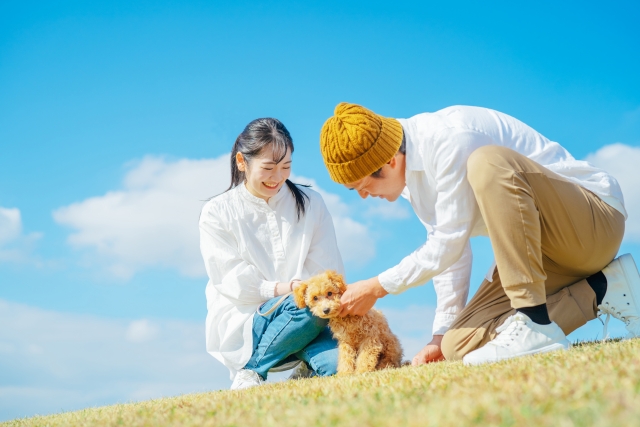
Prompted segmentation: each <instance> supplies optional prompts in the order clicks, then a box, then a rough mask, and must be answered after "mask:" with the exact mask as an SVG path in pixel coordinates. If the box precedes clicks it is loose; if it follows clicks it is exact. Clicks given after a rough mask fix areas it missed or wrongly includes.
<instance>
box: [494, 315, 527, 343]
mask: <svg viewBox="0 0 640 427" xmlns="http://www.w3.org/2000/svg"><path fill="white" fill-rule="evenodd" d="M526 324H527V322H526V320H525V319H524V318H523V317H521V316H518V315H517V314H516V315H513V316H510V317H508V318H507V320H505V322H504V323H503V324H502V325H500V326H499V327H498V328H496V332H497V333H498V336H497V337H495V338H494V339H493V341H492V343H493V344H494V345H498V346H500V347H505V346H506V347H509V345H511V343H512V342H513V341H515V339H516V337H517V336H519V335H520V332H521V331H522V327H523V326H525V325H526Z"/></svg>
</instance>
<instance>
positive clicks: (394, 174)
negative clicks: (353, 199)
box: [344, 154, 405, 202]
mask: <svg viewBox="0 0 640 427" xmlns="http://www.w3.org/2000/svg"><path fill="white" fill-rule="evenodd" d="M404 160H405V158H404V154H396V156H395V157H394V158H393V159H391V160H390V161H389V163H387V164H386V165H384V166H383V167H382V172H381V174H380V176H379V177H376V178H374V177H372V176H367V177H364V178H362V179H361V180H359V181H355V182H350V183H349V184H344V186H345V187H347V188H348V189H349V190H356V191H357V192H358V194H359V195H360V197H362V198H363V199H366V198H367V197H368V196H371V197H379V198H381V199H387V200H388V201H390V202H395V201H396V200H398V197H400V194H402V190H404V187H405V175H404V172H405V161H404Z"/></svg>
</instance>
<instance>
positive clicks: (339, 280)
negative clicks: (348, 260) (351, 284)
mask: <svg viewBox="0 0 640 427" xmlns="http://www.w3.org/2000/svg"><path fill="white" fill-rule="evenodd" d="M326 274H327V277H328V278H329V280H331V282H332V283H334V284H335V285H338V289H340V293H345V292H346V290H347V284H346V283H344V277H342V274H338V273H337V272H336V271H334V270H327V273H326Z"/></svg>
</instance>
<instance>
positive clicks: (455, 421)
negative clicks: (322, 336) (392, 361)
mask: <svg viewBox="0 0 640 427" xmlns="http://www.w3.org/2000/svg"><path fill="white" fill-rule="evenodd" d="M639 353H640V339H637V340H631V341H623V342H611V341H610V342H606V343H588V344H580V345H576V346H574V347H573V348H572V349H571V350H570V351H568V352H557V353H551V354H545V355H536V356H532V357H526V358H521V359H515V360H510V361H506V362H501V363H497V364H493V365H485V366H479V367H466V366H464V365H462V364H461V363H460V362H442V363H437V364H431V365H427V366H423V367H420V368H412V367H404V368H401V369H396V370H387V371H380V372H374V373H371V374H365V375H356V376H351V377H344V378H336V377H332V378H313V379H306V380H299V381H289V382H283V383H275V384H269V385H265V386H263V387H257V388H253V389H248V390H243V391H216V392H210V393H201V394H191V395H184V396H180V397H174V398H165V399H156V400H150V401H146V402H141V403H130V404H123V405H113V406H105V407H100V408H91V409H85V410H82V411H76V412H69V413H63V414H57V415H50V416H46V417H33V418H24V419H19V420H13V421H9V422H7V423H2V424H0V425H1V426H3V427H4V426H12V427H27V426H216V427H219V426H251V427H258V426H278V427H285V426H353V427H356V426H357V427H362V426H420V427H424V426H456V427H458V426H529V425H531V426H558V427H562V426H638V425H640V357H638V354H639Z"/></svg>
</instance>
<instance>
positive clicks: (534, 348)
mask: <svg viewBox="0 0 640 427" xmlns="http://www.w3.org/2000/svg"><path fill="white" fill-rule="evenodd" d="M496 332H498V336H496V337H495V338H494V339H493V340H491V341H489V342H488V343H487V344H485V345H484V347H480V348H479V349H477V350H474V351H472V352H471V353H469V354H467V355H466V356H464V357H463V358H462V361H463V362H464V364H465V365H480V364H482V363H492V362H498V361H500V360H505V359H511V358H513V357H520V356H526V355H529V354H536V353H546V352H549V351H555V350H566V349H568V348H569V347H571V343H570V342H569V340H567V337H566V336H565V335H564V332H562V329H560V327H559V326H558V325H557V324H556V323H555V322H551V324H549V325H538V324H537V323H534V322H533V321H532V320H531V319H530V318H529V316H527V315H526V314H523V313H516V314H514V315H512V316H509V317H508V318H507V320H505V321H504V323H503V324H502V325H501V326H500V327H499V328H498V329H496Z"/></svg>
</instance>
